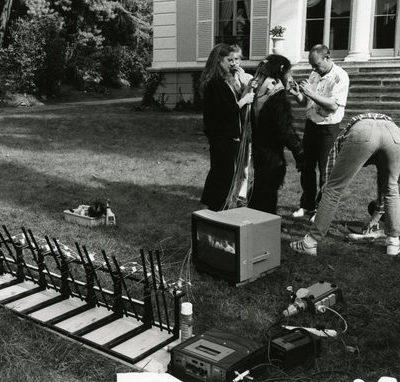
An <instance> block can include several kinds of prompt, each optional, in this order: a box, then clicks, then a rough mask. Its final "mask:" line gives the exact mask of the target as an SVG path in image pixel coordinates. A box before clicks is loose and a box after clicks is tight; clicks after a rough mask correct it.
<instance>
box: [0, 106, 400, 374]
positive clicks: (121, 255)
mask: <svg viewBox="0 0 400 382" xmlns="http://www.w3.org/2000/svg"><path fill="white" fill-rule="evenodd" d="M201 132H202V121H201V118H199V116H197V115H190V114H178V113H165V114H162V113H148V112H137V111H135V110H134V108H133V106H132V105H129V104H124V105H100V106H95V105H94V106H87V105H86V106H75V107H68V106H65V107H63V106H62V105H58V106H57V107H56V108H54V109H53V110H52V109H51V108H46V109H45V110H40V109H24V111H23V112H16V111H15V110H8V109H7V110H4V111H3V112H2V114H1V116H0V156H1V161H0V174H1V177H2V182H1V183H0V195H1V197H0V218H1V221H2V223H4V224H7V225H8V226H9V228H10V230H11V231H16V230H18V229H19V227H21V226H26V227H30V228H32V229H33V231H34V233H36V234H38V235H43V234H47V235H49V236H50V237H53V236H54V237H57V238H59V239H60V240H61V241H62V242H63V243H65V244H69V245H72V244H73V242H74V241H75V240H78V241H80V242H82V244H87V246H88V247H89V248H90V249H93V250H99V249H101V248H103V249H105V250H106V251H107V252H108V253H109V254H115V255H116V256H117V257H118V259H119V261H120V262H121V263H124V262H128V261H132V260H133V259H135V258H136V257H137V256H138V249H139V248H141V247H148V248H161V249H162V252H163V262H164V264H165V271H166V274H167V278H169V280H174V279H176V278H177V276H178V274H179V270H180V262H181V261H182V260H183V257H184V255H185V253H186V251H187V249H188V247H189V245H190V216H191V212H192V211H194V210H197V209H200V208H201V206H200V204H199V201H198V200H199V197H200V194H201V190H202V187H203V182H204V179H205V176H206V174H207V170H208V145H207V141H206V139H205V138H204V136H203V135H202V133H201ZM288 161H289V169H288V175H287V178H286V183H285V185H284V187H283V188H282V190H281V191H280V199H279V206H280V207H279V212H280V213H281V214H282V216H283V228H284V231H285V233H284V235H283V241H282V266H281V267H280V268H279V269H278V270H277V271H275V272H274V273H272V274H270V275H268V276H266V277H264V278H262V279H260V280H257V281H256V282H254V283H251V284H249V285H246V286H244V287H241V288H239V289H235V288H232V287H230V286H228V285H227V284H226V283H225V282H221V281H216V280H214V279H212V278H210V277H208V276H206V275H199V274H196V273H194V274H193V280H192V281H193V284H194V286H193V289H192V294H193V302H194V311H195V331H196V332H197V333H199V332H201V331H203V330H206V329H209V328H211V327H218V328H220V329H226V330H230V331H233V332H235V333H237V334H239V335H244V336H247V337H251V338H253V339H258V340H265V339H266V337H267V333H266V329H267V328H268V327H269V326H270V325H271V323H273V322H274V320H275V319H276V318H277V317H278V316H279V315H280V314H281V311H282V310H283V308H284V307H285V305H287V303H288V296H287V292H286V286H288V285H293V286H294V288H295V289H297V288H300V287H306V286H308V285H310V284H312V283H314V282H316V281H318V280H320V279H326V280H330V281H334V282H335V283H337V284H338V285H339V286H340V287H341V288H342V289H343V294H344V297H345V305H344V306H343V307H342V309H341V313H342V314H343V315H344V316H345V318H346V319H347V321H348V324H349V330H348V332H347V333H346V334H345V335H344V336H343V337H342V338H341V340H339V341H328V342H327V343H325V344H324V346H323V347H324V350H323V356H322V357H321V358H320V359H319V360H318V361H317V364H316V366H315V367H314V368H311V369H310V370H302V369H298V370H294V371H292V372H290V373H289V376H285V375H284V374H282V373H280V372H277V371H275V370H274V369H273V368H269V369H268V373H269V375H270V376H271V377H277V378H278V377H282V378H286V379H283V380H285V381H286V380H287V381H290V380H291V378H292V377H306V376H308V378H309V379H303V380H308V381H314V382H317V381H335V382H336V381H346V382H348V381H349V380H350V379H351V378H350V377H354V378H355V377H361V378H370V379H371V380H377V379H378V378H379V377H380V376H382V375H393V376H396V375H399V370H398V364H399V362H398V359H399V353H400V345H399V339H398V333H399V332H400V324H399V323H400V308H399V304H398V301H399V299H398V288H399V271H400V261H397V259H390V258H387V257H386V256H384V247H383V245H382V244H381V245H379V244H369V245H355V244H349V243H347V242H346V241H345V240H344V239H343V233H344V232H345V231H346V228H345V224H344V223H345V222H346V221H354V220H362V219H364V218H366V215H367V209H366V208H367V205H368V202H369V201H370V200H371V199H372V198H374V197H375V181H374V176H375V174H374V170H373V169H371V168H367V169H363V170H362V173H361V174H360V175H358V176H357V178H356V180H355V181H354V182H353V184H352V186H351V187H350V189H349V190H348V191H347V192H346V194H345V195H344V200H343V203H342V206H341V207H340V209H339V212H338V215H337V218H338V220H337V222H335V224H334V226H333V228H332V230H331V233H330V235H329V236H328V237H327V239H326V240H325V242H324V244H323V255H322V256H320V257H318V258H308V257H301V256H298V255H295V254H293V253H292V252H290V250H289V247H288V242H289V241H290V240H291V239H292V238H299V237H301V236H302V235H303V234H304V233H305V232H306V231H307V229H308V223H307V222H305V221H293V220H292V219H291V218H290V217H288V216H290V213H291V212H292V210H293V209H295V208H296V207H297V206H298V201H299V198H300V185H299V174H298V173H297V172H296V171H295V169H294V164H293V160H292V158H291V156H290V155H288ZM105 198H109V199H110V200H111V203H112V208H113V210H114V212H115V213H116V216H117V223H118V227H116V228H102V227H100V228H95V229H90V228H85V227H80V226H75V225H73V224H70V223H67V222H65V221H64V220H63V216H62V211H63V210H64V209H66V208H71V207H76V206H77V205H78V204H82V203H87V202H90V201H91V200H95V199H105ZM0 313H1V317H0V338H1V341H0V354H1V356H0V380H2V381H19V380H20V381H57V380H59V381H71V382H72V381H78V380H79V381H110V380H113V378H114V377H113V375H114V374H115V372H116V370H119V369H118V368H119V367H120V366H118V365H116V364H114V363H112V362H110V361H105V359H104V358H103V357H101V356H99V355H97V354H94V353H91V352H89V351H87V350H83V349H82V348H80V347H79V346H77V345H73V344H66V342H65V341H64V340H62V339H59V338H57V337H54V336H53V335H51V334H48V333H45V332H44V331H43V330H42V329H39V328H35V327H34V326H32V325H31V324H29V323H25V322H21V321H19V320H18V319H16V318H15V316H13V315H11V314H9V313H5V312H3V311H0ZM288 323H289V324H294V325H304V326H315V325H316V324H318V323H323V324H325V325H326V327H327V328H336V329H338V330H339V331H340V325H341V324H340V322H339V321H338V320H337V319H336V318H335V317H334V316H333V315H329V314H327V315H325V316H317V317H313V316H310V315H307V314H303V315H299V316H298V317H295V318H292V319H290V320H288ZM345 346H352V347H354V348H356V349H357V351H356V352H355V353H349V352H346V350H345V349H346V347H345ZM40 365H42V366H40ZM325 370H330V372H329V373H326V374H322V373H320V374H316V373H318V372H321V371H325ZM336 371H337V372H339V373H336ZM340 373H348V374H349V376H345V375H341V374H340ZM396 373H397V374H396ZM374 378H375V379H374Z"/></svg>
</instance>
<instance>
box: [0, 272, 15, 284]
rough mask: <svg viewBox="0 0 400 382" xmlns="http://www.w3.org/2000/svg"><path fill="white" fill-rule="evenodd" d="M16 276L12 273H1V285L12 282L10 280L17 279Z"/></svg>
mask: <svg viewBox="0 0 400 382" xmlns="http://www.w3.org/2000/svg"><path fill="white" fill-rule="evenodd" d="M15 279H16V278H15V277H14V276H13V275H12V274H10V273H5V274H4V275H1V276H0V286H1V285H2V284H6V283H8V282H10V281H12V280H15Z"/></svg>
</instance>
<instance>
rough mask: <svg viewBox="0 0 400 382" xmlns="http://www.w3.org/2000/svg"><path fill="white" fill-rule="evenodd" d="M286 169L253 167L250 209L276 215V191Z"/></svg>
mask: <svg viewBox="0 0 400 382" xmlns="http://www.w3.org/2000/svg"><path fill="white" fill-rule="evenodd" d="M285 173H286V167H285V166H280V167H276V168H267V166H260V167H255V169H254V188H253V193H252V195H251V200H250V203H249V207H250V208H254V209H256V210H259V211H264V212H268V213H270V214H276V209H277V205H278V191H279V188H280V187H281V186H282V183H283V179H284V178H285Z"/></svg>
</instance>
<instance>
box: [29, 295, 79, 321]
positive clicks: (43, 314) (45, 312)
mask: <svg viewBox="0 0 400 382" xmlns="http://www.w3.org/2000/svg"><path fill="white" fill-rule="evenodd" d="M85 304H86V302H85V301H82V300H81V299H79V298H69V299H68V300H63V301H60V302H58V303H57V304H54V305H51V306H48V307H47V308H44V309H40V310H38V311H37V312H34V313H31V314H30V315H29V316H31V317H32V318H35V319H37V320H39V321H42V322H46V321H49V320H51V319H53V318H55V317H58V316H61V315H62V314H64V313H67V312H69V311H71V310H74V309H76V308H79V307H81V306H82V305H85Z"/></svg>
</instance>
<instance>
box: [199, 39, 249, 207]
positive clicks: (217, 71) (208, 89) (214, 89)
mask: <svg viewBox="0 0 400 382" xmlns="http://www.w3.org/2000/svg"><path fill="white" fill-rule="evenodd" d="M234 65H235V53H234V48H233V47H230V46H229V45H227V44H217V45H216V46H215V47H214V48H213V50H212V51H211V53H210V55H209V57H208V60H207V62H206V66H205V69H204V71H203V73H202V76H201V83H200V85H201V90H202V92H203V122H204V132H205V134H206V136H207V138H208V142H209V145H210V170H209V172H208V175H207V178H206V181H205V185H204V190H203V194H202V196H201V202H202V203H203V204H205V205H207V206H208V207H209V208H210V209H211V210H214V211H218V210H221V209H222V208H223V207H224V204H225V200H226V197H227V195H228V193H229V189H230V187H231V183H232V178H233V175H234V171H235V161H236V157H237V153H238V149H239V145H240V135H241V125H240V109H241V108H242V107H243V106H244V105H246V104H248V103H251V102H253V97H254V95H253V94H252V93H248V94H246V95H244V96H243V97H241V96H240V92H239V91H238V89H237V88H236V87H235V84H234V83H235V80H234V77H233V75H232V69H233V67H234Z"/></svg>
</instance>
